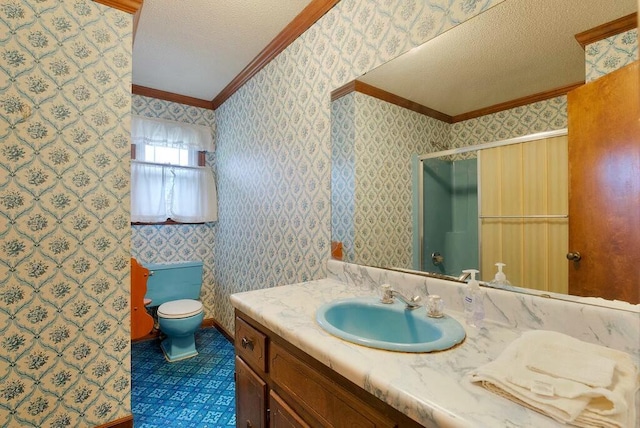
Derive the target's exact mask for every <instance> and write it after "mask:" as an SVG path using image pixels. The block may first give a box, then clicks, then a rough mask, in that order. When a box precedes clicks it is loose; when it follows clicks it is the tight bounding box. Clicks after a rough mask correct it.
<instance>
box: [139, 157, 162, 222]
mask: <svg viewBox="0 0 640 428" xmlns="http://www.w3.org/2000/svg"><path fill="white" fill-rule="evenodd" d="M166 181H167V180H166V175H165V167H164V166H161V165H154V164H146V163H142V162H131V221H133V222H142V223H157V222H161V221H165V220H166V219H167V218H168V215H167V200H166V195H167V193H166V189H167V182H166Z"/></svg>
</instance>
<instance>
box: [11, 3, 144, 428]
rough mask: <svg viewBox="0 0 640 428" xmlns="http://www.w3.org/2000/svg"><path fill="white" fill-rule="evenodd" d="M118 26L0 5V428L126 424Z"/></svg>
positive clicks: (126, 38)
mask: <svg viewBox="0 0 640 428" xmlns="http://www.w3.org/2000/svg"><path fill="white" fill-rule="evenodd" d="M131 24H132V21H131V16H130V15H128V14H126V13H124V12H119V11H116V10H115V9H111V8H108V7H106V6H102V5H98V4H96V3H94V2H92V1H88V0H75V1H64V2H63V1H55V0H34V1H29V2H27V1H16V0H2V1H0V159H1V164H0V207H1V209H0V421H2V424H3V426H9V427H18V426H20V427H26V426H46V427H56V428H60V427H88V426H95V425H99V424H103V423H106V422H109V421H112V420H115V419H118V418H122V417H125V416H128V415H130V414H131V406H130V377H131V375H130V364H129V361H130V350H131V347H130V339H129V337H130V332H129V313H130V307H129V281H130V280H129V253H130V236H131V227H130V225H129V176H130V171H129V116H130V110H131V104H130V99H131V93H130V87H131V41H132V35H131V28H132V25H131Z"/></svg>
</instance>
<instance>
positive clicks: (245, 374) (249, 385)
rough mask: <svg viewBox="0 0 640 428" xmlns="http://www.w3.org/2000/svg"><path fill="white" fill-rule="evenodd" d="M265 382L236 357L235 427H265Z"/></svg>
mask: <svg viewBox="0 0 640 428" xmlns="http://www.w3.org/2000/svg"><path fill="white" fill-rule="evenodd" d="M266 399H267V384H266V383H265V382H264V381H263V380H262V379H260V377H259V376H258V375H257V374H255V372H254V371H253V370H251V369H250V368H249V366H247V364H246V363H245V362H244V361H242V359H240V358H238V357H236V427H237V428H266V426H267V412H266Z"/></svg>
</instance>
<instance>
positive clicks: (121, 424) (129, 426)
mask: <svg viewBox="0 0 640 428" xmlns="http://www.w3.org/2000/svg"><path fill="white" fill-rule="evenodd" d="M96 428H133V415H129V416H125V417H123V418H120V419H116V420H115V421H111V422H108V423H106V424H103V425H98V426H97V427H96Z"/></svg>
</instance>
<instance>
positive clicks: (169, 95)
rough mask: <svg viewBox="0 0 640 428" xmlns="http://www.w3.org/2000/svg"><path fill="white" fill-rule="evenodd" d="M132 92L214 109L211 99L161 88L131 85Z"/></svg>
mask: <svg viewBox="0 0 640 428" xmlns="http://www.w3.org/2000/svg"><path fill="white" fill-rule="evenodd" d="M131 93H132V94H134V95H142V96H143V97H150V98H157V99H159V100H165V101H171V102H174V103H178V104H185V105H188V106H193V107H200V108H206V109H209V110H213V105H212V104H211V101H207V100H203V99H200V98H194V97H188V96H186V95H179V94H174V93H173V92H166V91H161V90H160V89H153V88H148V87H146V86H140V85H131Z"/></svg>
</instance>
